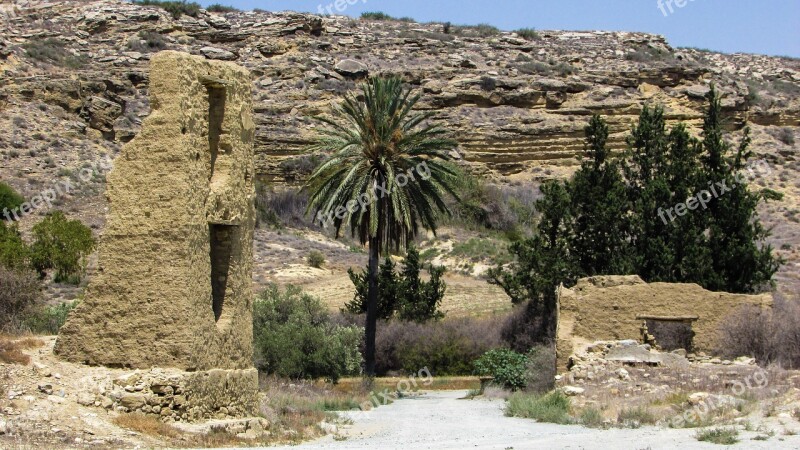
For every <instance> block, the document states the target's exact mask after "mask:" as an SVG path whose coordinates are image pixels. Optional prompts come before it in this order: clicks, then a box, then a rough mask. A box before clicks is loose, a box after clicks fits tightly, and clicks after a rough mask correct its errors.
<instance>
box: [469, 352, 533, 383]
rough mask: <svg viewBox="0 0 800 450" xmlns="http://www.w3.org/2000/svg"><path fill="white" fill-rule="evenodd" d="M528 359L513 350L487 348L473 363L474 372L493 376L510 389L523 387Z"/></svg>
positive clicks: (496, 380) (495, 380)
mask: <svg viewBox="0 0 800 450" xmlns="http://www.w3.org/2000/svg"><path fill="white" fill-rule="evenodd" d="M527 363H528V359H527V358H526V357H525V355H521V354H519V353H517V352H515V351H513V350H508V349H495V350H489V351H488V352H486V353H485V354H484V355H483V356H481V357H480V358H478V359H477V360H476V361H475V362H474V363H473V364H474V366H475V374H476V375H479V376H491V377H494V382H495V383H497V384H499V385H501V386H503V387H505V388H508V389H511V390H514V391H516V390H518V389H522V388H524V387H525V371H526V365H527Z"/></svg>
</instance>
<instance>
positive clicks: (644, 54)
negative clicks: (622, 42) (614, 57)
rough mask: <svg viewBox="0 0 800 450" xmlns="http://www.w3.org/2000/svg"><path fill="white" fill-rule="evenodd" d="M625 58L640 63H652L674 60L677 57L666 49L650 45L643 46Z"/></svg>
mask: <svg viewBox="0 0 800 450" xmlns="http://www.w3.org/2000/svg"><path fill="white" fill-rule="evenodd" d="M625 59H627V60H628V61H633V62H639V63H651V62H656V61H672V60H674V59H675V55H673V54H672V53H670V52H668V51H665V50H660V49H657V48H653V47H650V46H642V47H639V48H637V49H636V50H634V51H633V52H631V53H628V54H626V55H625Z"/></svg>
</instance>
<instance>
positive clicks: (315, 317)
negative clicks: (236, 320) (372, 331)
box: [253, 285, 363, 382]
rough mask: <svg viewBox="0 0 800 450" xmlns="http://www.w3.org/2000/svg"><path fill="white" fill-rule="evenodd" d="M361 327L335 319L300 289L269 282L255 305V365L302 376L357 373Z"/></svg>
mask: <svg viewBox="0 0 800 450" xmlns="http://www.w3.org/2000/svg"><path fill="white" fill-rule="evenodd" d="M362 336H363V330H362V329H361V328H360V327H342V326H339V325H336V324H334V323H332V321H331V318H330V316H329V314H328V310H327V309H326V308H325V306H324V305H323V304H322V302H321V301H320V300H319V299H318V298H315V297H312V296H310V295H307V294H304V293H303V292H302V290H300V288H298V287H295V286H289V287H287V288H286V290H285V291H281V289H280V288H279V287H278V286H277V285H271V286H269V287H268V288H267V289H266V290H265V291H264V292H263V293H261V295H260V296H259V297H258V298H257V299H256V301H255V302H254V303H253V343H254V347H255V352H254V353H255V363H256V367H258V368H259V370H261V371H263V372H267V373H270V374H275V375H278V376H282V377H288V378H297V379H306V378H307V379H315V378H327V379H329V380H331V381H333V382H336V381H338V379H339V378H340V377H342V376H346V375H356V374H358V373H359V371H360V368H361V354H360V353H359V347H360V344H361V340H362Z"/></svg>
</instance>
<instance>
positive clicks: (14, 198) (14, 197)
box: [0, 181, 25, 220]
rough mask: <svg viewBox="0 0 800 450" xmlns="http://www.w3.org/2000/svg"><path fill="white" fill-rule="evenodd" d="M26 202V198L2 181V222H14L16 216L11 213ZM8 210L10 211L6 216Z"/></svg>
mask: <svg viewBox="0 0 800 450" xmlns="http://www.w3.org/2000/svg"><path fill="white" fill-rule="evenodd" d="M24 201H25V198H24V197H23V196H21V195H20V194H19V193H17V191H15V190H14V188H12V187H11V186H9V185H7V184H6V183H4V182H2V181H0V214H2V217H0V220H13V219H14V216H13V215H12V214H11V213H10V212H11V211H12V210H15V209H17V208H19V207H20V205H22V203H23V202H24ZM6 210H8V211H9V214H8V215H7V216H6V215H5V214H6ZM17 214H19V212H17Z"/></svg>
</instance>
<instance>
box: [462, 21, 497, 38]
mask: <svg viewBox="0 0 800 450" xmlns="http://www.w3.org/2000/svg"><path fill="white" fill-rule="evenodd" d="M451 32H452V33H453V34H457V35H464V36H474V37H481V38H488V37H492V36H497V35H498V34H500V29H499V28H497V27H495V26H493V25H489V24H485V23H480V24H478V25H459V26H457V27H452V30H451Z"/></svg>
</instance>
